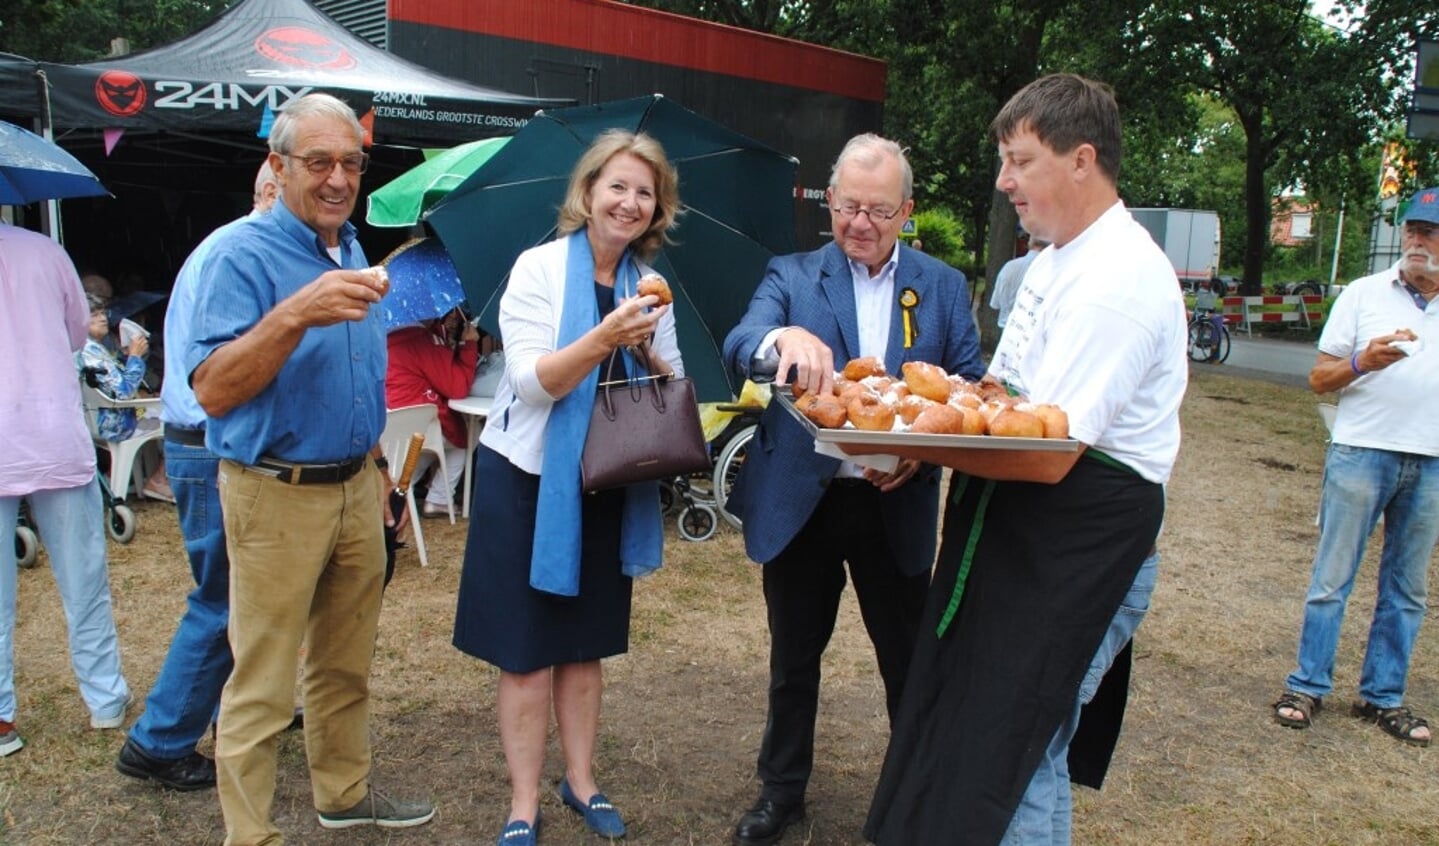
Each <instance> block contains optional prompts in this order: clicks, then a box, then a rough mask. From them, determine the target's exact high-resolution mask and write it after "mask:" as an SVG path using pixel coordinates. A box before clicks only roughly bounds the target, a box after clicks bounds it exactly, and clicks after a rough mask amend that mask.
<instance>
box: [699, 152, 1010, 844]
mask: <svg viewBox="0 0 1439 846" xmlns="http://www.w3.org/2000/svg"><path fill="white" fill-rule="evenodd" d="M912 189H913V175H912V172H911V170H910V166H909V162H908V161H907V160H906V159H905V156H904V152H903V150H902V149H901V148H900V147H899V145H898V144H896V143H894V142H893V141H889V140H887V139H884V138H880V137H879V136H876V135H871V134H865V135H859V136H856V137H855V138H852V139H850V141H849V143H848V144H847V145H845V148H844V150H843V151H842V152H841V153H840V155H839V158H838V159H837V160H836V161H835V165H834V170H833V171H832V173H831V176H830V185H829V190H828V191H827V192H826V200H827V202H828V204H829V207H830V216H831V223H832V226H833V229H834V240H835V242H834V243H833V244H828V245H826V246H824V247H823V248H821V249H819V250H815V251H814V252H811V253H801V254H797V255H790V256H782V257H780V258H776V259H774V260H773V261H771V262H770V264H769V267H768V268H767V269H766V271H765V277H764V280H763V281H762V282H761V283H760V286H759V288H758V290H757V291H756V292H755V295H754V299H752V300H751V301H750V304H749V309H748V311H747V312H746V313H745V316H744V318H743V319H742V320H741V321H740V323H739V325H738V326H736V327H735V328H734V330H732V331H731V332H730V334H729V337H727V338H726V339H725V344H724V356H725V363H726V365H727V366H728V367H729V368H730V370H731V371H732V372H733V373H735V374H736V375H737V376H739V377H741V378H749V377H751V376H760V375H763V374H768V373H774V374H775V380H776V382H777V383H779V384H777V386H776V390H789V388H788V387H780V385H789V384H794V385H796V386H798V387H802V388H803V389H804V390H805V391H829V390H831V389H832V388H833V385H834V376H835V368H836V366H838V367H840V368H843V367H844V364H845V363H846V362H847V361H849V360H850V359H853V358H859V357H862V356H875V357H877V358H879V359H880V360H882V361H883V362H884V364H885V369H886V371H887V372H889V373H890V374H893V375H895V376H896V377H898V376H899V375H900V365H901V364H903V363H904V362H906V361H923V362H929V363H931V364H938V365H940V366H942V367H943V368H944V369H945V370H946V371H948V372H950V373H958V374H960V375H962V376H964V377H966V378H969V379H974V380H978V379H979V377H980V376H982V375H983V373H984V364H983V362H982V361H981V360H980V355H979V336H978V334H977V333H976V331H975V328H974V322H973V319H972V318H971V316H970V310H969V293H968V288H967V285H966V283H965V278H964V274H962V273H960V272H959V271H957V270H955V269H954V268H952V267H950V266H948V265H946V264H944V263H943V262H941V261H938V260H937V259H934V258H931V257H929V256H927V255H925V254H924V253H921V252H919V251H917V250H911V249H910V248H908V247H905V246H900V245H899V243H898V236H899V232H900V228H901V227H902V226H903V225H904V222H905V221H906V220H907V219H908V218H909V214H910V211H911V210H912V209H913V207H914V200H913V199H912V197H911V195H912ZM939 475H940V474H939V470H938V469H937V468H935V467H933V466H930V465H920V464H917V463H915V462H912V461H901V462H900V463H899V466H898V467H897V468H895V469H894V470H893V471H892V472H889V473H881V472H879V471H876V470H873V469H870V470H864V469H863V468H861V467H859V466H858V465H856V464H853V463H851V462H847V461H841V460H839V459H837V458H829V457H826V456H822V455H819V454H817V453H816V452H815V451H814V439H813V438H812V437H810V436H809V434H808V433H807V432H806V431H805V430H804V428H803V427H802V426H801V425H800V424H799V423H798V422H796V421H795V420H794V419H793V418H792V417H790V416H789V414H788V412H786V411H785V410H784V409H782V408H780V407H779V406H778V405H777V404H771V405H770V407H769V408H768V409H767V410H766V411H765V413H764V416H763V417H762V418H761V419H760V424H759V431H758V432H757V433H756V435H755V439H754V441H753V442H751V444H750V447H749V451H748V453H747V457H746V460H745V464H744V467H743V468H742V469H741V471H740V474H739V478H738V479H737V480H736V481H735V487H734V490H733V491H732V492H731V494H730V497H729V499H728V500H727V501H726V508H727V509H729V510H730V511H732V512H734V513H736V514H738V515H739V516H740V518H741V519H742V520H743V521H744V537H745V551H746V553H747V554H748V555H749V557H750V558H752V559H754V560H755V561H757V562H759V563H761V564H763V565H764V594H765V604H766V606H767V608H768V614H769V629H770V688H769V716H768V721H767V722H766V724H765V732H764V739H763V741H762V743H761V746H760V752H759V766H758V772H759V777H760V780H761V782H762V783H763V787H762V789H761V791H760V797H759V800H758V801H757V802H756V803H755V805H754V806H753V807H752V808H750V809H749V810H748V811H747V812H746V813H745V814H744V815H743V817H742V818H741V819H740V822H739V825H738V826H737V827H736V829H735V835H734V840H735V843H736V844H739V846H764V844H769V843H773V842H775V841H776V840H778V839H779V838H780V837H781V836H782V835H783V833H784V830H785V828H786V827H788V826H789V825H790V824H791V823H793V822H795V821H796V820H799V819H801V818H802V817H803V816H804V795H805V788H806V786H807V784H808V782H809V775H810V771H811V769H812V765H813V760H814V725H815V714H816V711H817V710H818V705H819V678H820V658H821V657H822V656H823V654H824V649H825V646H826V645H828V643H829V639H830V636H831V634H833V632H834V624H835V617H836V614H837V612H838V609H839V601H840V595H841V593H842V592H843V591H844V585H845V564H846V563H848V565H849V577H850V578H851V579H853V581H854V586H855V594H856V596H857V598H858V600H859V606H860V611H861V614H862V616H863V617H864V622H865V628H866V629H867V630H868V631H869V636H870V640H871V641H872V642H873V643H874V648H875V656H876V658H877V659H878V663H879V670H880V675H881V676H882V677H883V679H884V686H885V704H886V705H887V707H888V709H889V713H890V715H891V718H892V717H893V715H894V713H895V711H896V707H897V706H898V703H899V696H900V693H901V692H902V690H903V689H904V680H905V673H906V671H907V669H908V667H909V659H910V652H911V651H912V648H913V646H914V642H915V637H916V636H917V633H918V624H919V619H920V614H921V611H922V610H923V607H924V594H925V589H926V588H927V586H928V584H929V572H930V567H931V566H932V565H933V563H934V553H935V536H936V527H937V521H938V513H939Z"/></svg>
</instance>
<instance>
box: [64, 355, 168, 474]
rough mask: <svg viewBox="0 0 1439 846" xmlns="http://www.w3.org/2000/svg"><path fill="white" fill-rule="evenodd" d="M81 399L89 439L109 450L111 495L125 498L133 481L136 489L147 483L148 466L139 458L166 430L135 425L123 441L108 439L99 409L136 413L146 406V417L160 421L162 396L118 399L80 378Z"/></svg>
mask: <svg viewBox="0 0 1439 846" xmlns="http://www.w3.org/2000/svg"><path fill="white" fill-rule="evenodd" d="M80 399H81V402H82V403H83V404H84V406H85V425H86V426H88V427H89V428H90V439H91V440H93V441H94V442H95V445H96V446H98V447H101V448H102V449H104V450H105V451H106V452H108V453H110V495H111V496H113V497H114V498H115V499H117V500H123V499H124V498H125V495H126V494H127V493H129V491H130V483H131V481H132V480H133V481H134V483H135V490H137V491H138V490H140V489H141V487H142V486H143V485H144V484H145V475H146V468H145V466H144V462H143V461H141V460H139V458H140V452H141V450H143V449H144V448H145V445H146V444H149V443H150V442H152V441H154V442H155V443H156V446H157V447H158V446H159V441H160V438H161V437H162V436H163V435H164V432H163V430H162V429H161V427H159V426H153V427H146V428H140V427H136V429H135V431H134V432H132V433H131V434H130V437H128V438H126V439H125V440H123V441H107V440H105V438H103V437H101V436H100V428H99V411H100V409H102V408H133V409H135V410H136V411H137V412H138V411H140V410H141V409H143V410H144V412H145V416H147V417H150V418H152V419H154V420H156V421H158V420H159V419H160V398H159V397H136V398H135V399H124V400H117V399H115V398H113V397H111V396H109V395H108V394H106V393H104V392H102V391H100V390H98V389H96V388H92V387H91V386H89V385H87V384H85V382H84V380H81V382H80Z"/></svg>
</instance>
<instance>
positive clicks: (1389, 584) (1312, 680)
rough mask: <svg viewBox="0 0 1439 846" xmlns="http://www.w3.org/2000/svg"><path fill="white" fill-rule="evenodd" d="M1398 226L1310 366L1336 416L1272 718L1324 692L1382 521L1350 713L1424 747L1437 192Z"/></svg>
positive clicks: (1433, 522) (1434, 450)
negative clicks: (1398, 245) (1414, 697)
mask: <svg viewBox="0 0 1439 846" xmlns="http://www.w3.org/2000/svg"><path fill="white" fill-rule="evenodd" d="M1403 227H1404V232H1403V241H1402V245H1403V256H1402V258H1400V260H1399V262H1398V263H1397V264H1395V265H1394V266H1393V267H1391V268H1389V269H1388V270H1385V271H1383V272H1381V273H1376V274H1374V275H1373V276H1366V277H1364V278H1363V279H1358V280H1356V281H1355V282H1353V283H1352V284H1350V285H1349V286H1348V287H1347V288H1345V289H1344V293H1343V294H1342V295H1341V296H1340V297H1339V299H1338V300H1336V301H1335V302H1334V307H1333V308H1332V309H1331V310H1330V312H1329V318H1328V319H1327V320H1326V321H1325V322H1324V332H1323V334H1321V335H1320V336H1319V357H1318V359H1317V360H1316V361H1315V362H1314V369H1313V370H1311V371H1309V386H1310V387H1311V388H1313V389H1314V392H1315V393H1319V394H1327V393H1329V392H1331V391H1338V392H1339V412H1338V415H1337V416H1336V417H1335V421H1334V432H1333V434H1332V436H1331V437H1330V446H1329V453H1328V455H1327V456H1326V457H1325V460H1324V494H1323V499H1322V500H1321V503H1320V506H1319V523H1320V529H1319V546H1318V548H1317V549H1316V550H1315V553H1314V574H1313V578H1312V580H1311V581H1310V583H1309V593H1308V596H1306V598H1305V600H1304V627H1303V629H1302V630H1301V631H1300V634H1299V658H1298V666H1296V667H1295V669H1294V672H1292V673H1290V674H1289V678H1288V679H1286V681H1285V691H1284V693H1283V695H1281V696H1280V697H1279V701H1278V702H1275V703H1274V718H1275V720H1277V721H1278V722H1279V723H1280V724H1281V725H1285V726H1289V727H1290V728H1301V729H1302V728H1308V727H1309V726H1310V725H1311V723H1312V720H1313V717H1314V715H1315V714H1316V713H1317V712H1318V711H1319V710H1320V708H1321V707H1322V704H1323V698H1324V696H1326V695H1327V694H1328V693H1329V692H1330V691H1331V690H1333V687H1334V678H1333V675H1334V652H1335V650H1336V649H1337V648H1338V646H1339V629H1340V624H1341V623H1342V622H1343V620H1344V606H1345V604H1346V602H1347V601H1348V599H1349V592H1350V590H1352V589H1353V587H1354V576H1355V574H1356V573H1357V572H1358V571H1359V562H1360V561H1361V560H1362V559H1363V558H1364V548H1365V546H1366V543H1367V541H1368V539H1369V536H1370V534H1372V533H1373V531H1374V526H1375V524H1376V523H1378V521H1379V518H1380V517H1381V516H1383V518H1384V551H1383V553H1382V554H1381V555H1380V558H1379V587H1378V594H1379V598H1378V601H1377V602H1376V603H1375V607H1374V619H1373V621H1372V622H1371V623H1370V626H1369V640H1368V645H1367V646H1366V647H1365V650H1364V669H1363V671H1362V672H1361V673H1360V676H1359V696H1360V699H1359V701H1357V702H1355V703H1354V704H1353V706H1352V707H1351V708H1350V713H1352V714H1353V715H1354V716H1356V717H1359V718H1361V719H1364V720H1368V721H1369V722H1372V723H1377V724H1378V725H1379V727H1380V728H1382V729H1384V731H1386V732H1388V733H1389V734H1390V735H1391V736H1393V737H1395V738H1397V739H1399V740H1401V741H1403V742H1405V743H1409V744H1413V745H1415V746H1428V745H1429V743H1430V741H1431V739H1432V734H1431V733H1430V730H1429V723H1428V722H1427V721H1425V720H1424V718H1422V717H1419V716H1416V715H1415V714H1414V712H1413V711H1412V710H1410V709H1409V707H1408V706H1406V705H1405V704H1404V688H1405V678H1406V676H1407V675H1408V672H1409V656H1410V653H1411V652H1412V651H1413V648H1414V641H1415V639H1416V638H1417V637H1418V636H1419V625H1420V623H1421V622H1423V620H1424V606H1425V596H1426V589H1427V583H1428V574H1429V560H1430V557H1431V556H1432V555H1433V553H1434V546H1435V543H1436V541H1439V429H1436V428H1435V427H1434V420H1435V418H1436V417H1439V366H1436V365H1439V361H1436V359H1435V356H1436V355H1439V348H1436V346H1435V345H1436V341H1439V304H1436V303H1435V296H1436V294H1439V187H1436V188H1426V189H1424V190H1423V191H1420V192H1419V193H1418V194H1416V195H1414V199H1413V200H1411V201H1410V203H1409V208H1408V211H1407V212H1405V215H1404V222H1403Z"/></svg>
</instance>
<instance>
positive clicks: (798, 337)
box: [774, 326, 834, 394]
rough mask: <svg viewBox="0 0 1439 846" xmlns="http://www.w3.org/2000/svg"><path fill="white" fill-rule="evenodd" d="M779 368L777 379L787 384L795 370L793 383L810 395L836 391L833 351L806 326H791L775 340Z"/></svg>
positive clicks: (780, 382)
mask: <svg viewBox="0 0 1439 846" xmlns="http://www.w3.org/2000/svg"><path fill="white" fill-rule="evenodd" d="M774 346H775V349H776V350H778V351H779V370H778V371H777V373H776V375H775V381H776V382H778V383H779V384H782V385H783V384H786V383H787V380H789V379H790V373H791V371H793V372H794V383H795V384H796V385H799V386H800V387H801V388H803V389H804V393H807V394H827V393H829V392H830V391H832V390H834V352H833V351H831V350H830V348H829V347H828V346H826V345H825V343H824V341H821V340H820V339H819V338H817V337H815V336H814V335H813V334H812V333H810V332H809V331H808V330H806V329H802V328H800V327H798V326H792V327H790V328H789V329H786V330H785V331H784V332H782V333H780V336H779V337H778V338H776V339H775V343H774Z"/></svg>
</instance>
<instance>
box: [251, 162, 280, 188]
mask: <svg viewBox="0 0 1439 846" xmlns="http://www.w3.org/2000/svg"><path fill="white" fill-rule="evenodd" d="M271 184H274V185H279V184H280V180H279V179H277V178H276V177H275V169H274V168H272V167H270V160H269V159H265V161H264V162H263V163H262V164H261V165H260V169H259V170H258V171H257V172H256V173H255V196H257V197H258V196H259V195H260V192H262V191H264V190H265V186H266V185H271Z"/></svg>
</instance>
